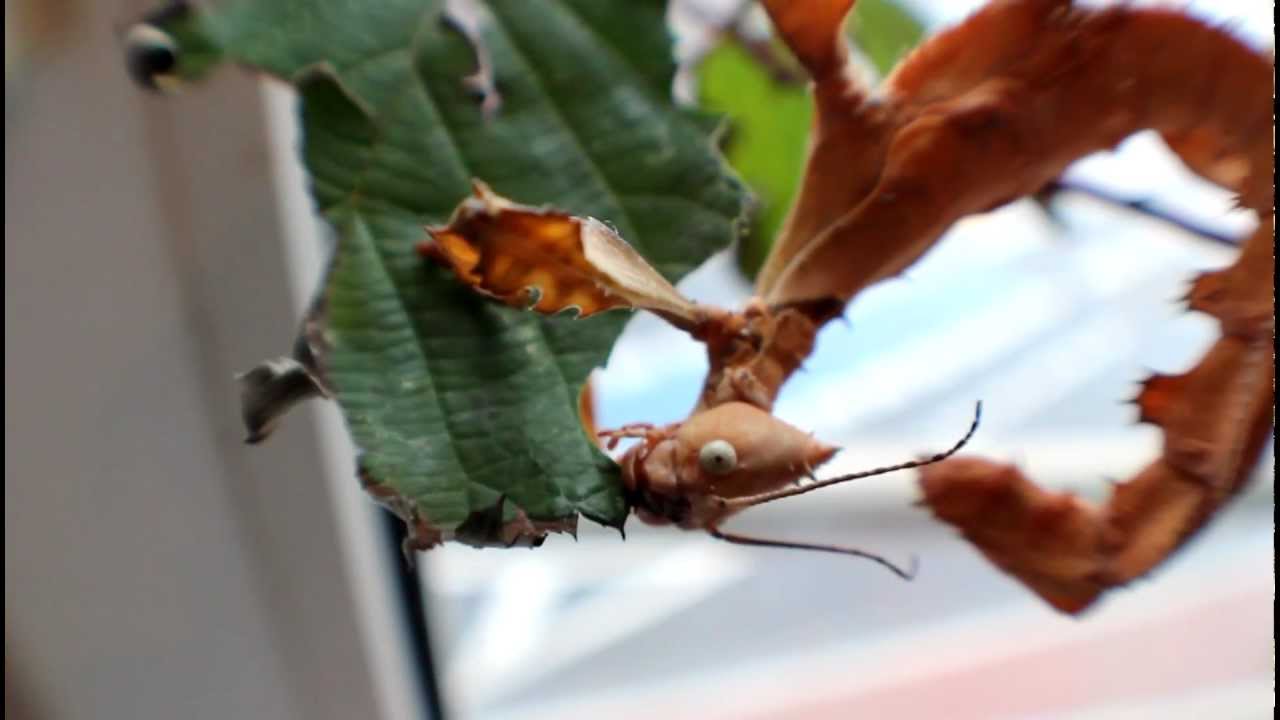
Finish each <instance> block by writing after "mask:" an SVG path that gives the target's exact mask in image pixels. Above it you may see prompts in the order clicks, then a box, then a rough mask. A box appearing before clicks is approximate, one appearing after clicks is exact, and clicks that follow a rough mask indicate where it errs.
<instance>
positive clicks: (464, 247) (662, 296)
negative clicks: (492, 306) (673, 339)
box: [419, 180, 701, 329]
mask: <svg viewBox="0 0 1280 720" xmlns="http://www.w3.org/2000/svg"><path fill="white" fill-rule="evenodd" d="M474 185H475V194H474V195H473V196H472V197H470V198H468V199H466V200H464V201H463V202H462V203H461V204H460V205H459V206H458V208H457V209H456V210H455V211H454V214H453V217H452V218H450V220H449V224H448V225H445V226H442V227H430V228H427V232H428V233H429V234H430V236H431V240H430V241H427V242H423V243H422V244H420V245H419V251H420V252H421V253H422V254H424V255H426V256H428V257H431V258H434V259H436V260H438V261H440V262H441V263H442V264H444V265H445V266H446V267H448V268H449V269H451V270H452V271H453V272H454V274H456V275H457V276H458V279H459V280H461V281H462V282H464V283H465V284H467V285H468V286H470V287H472V288H474V289H475V290H478V291H480V292H482V293H485V294H487V295H490V296H492V297H495V298H497V299H499V300H502V301H503V302H506V303H508V304H511V305H516V306H520V307H527V306H530V305H532V308H533V309H534V310H537V311H538V312H541V313H545V314H554V313H557V312H560V311H562V310H566V309H569V308H576V309H577V311H578V315H579V317H587V316H589V315H594V314H596V313H598V312H603V311H605V310H610V309H613V308H640V309H644V310H649V311H651V312H654V313H657V314H658V315H661V316H662V317H664V318H666V319H667V320H668V321H670V322H672V323H673V324H675V325H677V326H678V327H683V328H686V329H688V328H692V327H693V326H695V325H696V324H697V322H698V320H699V318H700V317H701V313H700V311H699V309H698V308H697V306H696V305H695V304H694V303H693V302H692V301H690V300H687V299H686V298H685V297H684V296H683V295H681V294H680V291H678V290H676V288H675V287H674V286H673V285H671V283H669V282H667V280H666V279H665V278H663V277H662V275H661V274H659V273H658V271H657V270H654V269H653V267H652V266H651V265H649V263H648V262H647V261H646V260H645V259H644V258H643V257H642V256H641V255H640V253H638V252H636V251H635V249H634V248H632V247H631V246H630V245H628V244H627V242H626V241H625V240H623V239H622V238H621V237H619V236H618V234H617V233H615V232H614V231H613V229H612V228H610V227H609V226H608V225H605V224H604V223H603V222H600V221H599V220H596V219H595V218H589V217H585V218H584V217H576V216H573V215H569V214H566V213H563V212H559V211H556V210H551V209H543V208H534V207H529V206H527V205H519V204H517V203H514V202H512V201H510V200H508V199H506V198H504V197H502V196H500V195H498V194H497V193H495V192H493V190H491V189H489V186H487V185H485V184H484V183H483V182H480V181H478V180H477V181H475V183H474Z"/></svg>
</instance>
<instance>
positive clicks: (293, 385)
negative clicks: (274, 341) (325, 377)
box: [236, 357, 328, 445]
mask: <svg viewBox="0 0 1280 720" xmlns="http://www.w3.org/2000/svg"><path fill="white" fill-rule="evenodd" d="M236 381H237V382H239V383H240V413H241V417H242V419H243V420H244V426H245V429H246V431H247V432H248V436H247V437H246V438H245V442H246V443H249V444H250V445H256V444H257V443H260V442H262V441H263V440H265V439H267V436H268V435H270V434H271V433H272V431H274V430H275V428H276V425H277V424H279V422H280V418H281V417H282V416H283V415H284V414H285V413H286V412H288V411H289V409H290V408H292V407H293V406H294V405H297V404H298V403H300V402H302V401H303V400H306V399H308V398H313V397H327V396H328V393H327V392H326V391H325V389H324V386H323V385H321V383H320V381H319V380H318V379H317V378H316V376H315V375H314V374H313V373H312V371H311V370H310V369H309V368H307V367H306V366H305V365H304V364H303V363H301V362H299V361H298V360H296V359H294V358H291V357H278V358H274V359H272V360H265V361H263V362H262V363H260V364H258V365H257V366H255V367H254V368H252V369H251V370H248V371H246V372H243V373H241V374H240V375H237V376H236Z"/></svg>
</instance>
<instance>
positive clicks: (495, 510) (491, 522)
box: [453, 495, 578, 548]
mask: <svg viewBox="0 0 1280 720" xmlns="http://www.w3.org/2000/svg"><path fill="white" fill-rule="evenodd" d="M506 502H507V498H506V496H505V495H503V496H501V497H499V498H498V502H496V503H494V504H493V507H490V508H488V509H487V510H477V511H475V512H473V513H471V514H470V515H469V516H468V517H467V519H466V520H464V521H463V522H462V524H461V525H459V526H458V528H457V530H455V531H454V537H453V539H454V540H457V541H458V542H460V543H463V544H464V545H471V546H473V547H478V548H484V547H507V548H509V547H539V546H540V545H542V543H543V542H545V541H546V539H547V533H549V532H566V533H569V534H570V535H573V536H574V537H577V535H578V516H577V515H574V516H572V517H569V518H565V519H563V520H557V521H552V522H540V521H534V520H530V519H529V516H528V515H526V514H525V512H524V510H522V509H520V508H516V510H515V517H513V518H511V519H510V520H503V516H504V515H505V514H506V513H505V509H506Z"/></svg>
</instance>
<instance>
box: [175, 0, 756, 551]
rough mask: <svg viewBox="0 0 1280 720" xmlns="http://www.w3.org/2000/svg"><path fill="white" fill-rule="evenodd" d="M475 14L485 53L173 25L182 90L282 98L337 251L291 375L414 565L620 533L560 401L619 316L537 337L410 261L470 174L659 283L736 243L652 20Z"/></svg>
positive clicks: (329, 15)
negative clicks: (280, 92) (568, 216)
mask: <svg viewBox="0 0 1280 720" xmlns="http://www.w3.org/2000/svg"><path fill="white" fill-rule="evenodd" d="M486 7H487V10H488V12H487V15H488V17H487V18H482V22H481V24H480V26H479V29H480V35H479V38H480V42H479V44H477V43H476V42H474V40H475V38H471V39H470V40H469V39H468V37H465V36H464V34H463V33H461V32H459V31H458V30H457V28H456V27H454V26H451V25H450V24H448V23H446V22H445V16H444V12H443V11H444V3H443V2H441V1H439V0H436V1H431V0H412V1H411V0H381V1H380V2H356V1H355V0H257V1H256V2H246V1H240V2H236V1H234V0H233V1H231V2H225V3H222V4H221V5H217V6H216V7H215V9H213V10H211V11H209V14H190V13H189V14H186V15H183V16H181V17H178V18H176V19H173V20H172V21H171V24H170V26H168V29H169V30H170V33H171V35H172V36H173V37H174V38H176V39H177V41H178V44H179V47H180V48H186V47H188V46H189V47H191V48H192V49H193V52H194V53H195V55H194V59H193V60H191V62H190V63H188V62H187V61H188V59H189V58H188V57H187V56H186V55H185V54H182V53H180V54H179V64H178V68H177V74H178V75H183V76H188V77H195V76H199V75H201V74H203V73H204V72H206V71H207V70H208V69H209V67H210V65H209V61H210V58H213V57H221V58H222V59H224V60H227V61H234V62H237V63H240V64H243V65H246V66H249V67H252V68H255V69H258V70H262V71H265V72H268V73H271V74H273V75H276V76H278V77H280V78H284V79H287V80H290V81H291V82H294V83H295V84H296V85H297V87H298V90H299V95H300V102H301V118H302V125H303V131H304V138H305V140H304V143H303V148H302V154H303V159H304V162H305V165H306V168H307V170H308V172H309V175H310V181H311V191H312V194H313V196H314V197H315V200H316V203H317V206H318V208H319V211H320V212H321V213H322V214H323V215H324V217H325V218H326V219H327V220H328V222H329V225H330V226H331V227H332V228H333V230H334V231H335V232H336V235H337V238H338V242H337V246H336V250H335V256H334V258H333V260H332V264H331V267H330V269H329V272H328V275H327V277H326V280H325V285H324V289H323V291H322V293H321V296H320V297H319V298H318V299H317V302H316V307H315V310H314V311H313V312H312V314H311V316H310V317H309V318H308V321H307V323H306V332H305V337H306V339H307V342H306V343H305V345H306V350H307V351H308V352H309V353H310V354H311V355H312V356H313V359H311V358H308V361H309V362H311V363H312V364H313V367H314V370H315V371H316V372H315V374H316V376H317V377H318V378H320V379H321V380H322V381H323V383H324V384H325V385H326V386H327V389H329V390H331V391H332V393H333V395H334V396H335V397H336V398H337V400H338V402H339V403H340V404H341V406H342V410H343V413H344V415H345V418H346V421H347V427H348V428H349V430H350V432H351V434H352V436H353V437H354V439H355V442H356V444H357V446H358V447H359V448H360V450H361V458H360V464H361V477H362V478H363V479H364V481H365V483H366V485H367V486H368V487H369V488H370V491H371V492H373V493H374V494H375V495H376V496H379V497H380V499H382V500H383V501H384V502H386V503H387V504H388V505H389V506H390V507H392V508H393V509H396V510H397V511H398V512H399V513H400V514H401V515H402V516H404V517H406V519H407V520H410V521H412V522H420V523H424V524H425V528H418V529H417V530H415V534H416V535H417V536H418V540H419V541H421V542H422V544H424V545H426V544H430V543H431V542H432V541H433V540H434V539H438V537H436V536H434V535H433V533H437V532H439V533H443V537H444V538H448V537H450V536H451V535H453V534H455V533H456V534H457V536H458V539H461V540H465V541H468V542H473V543H476V544H501V543H507V542H510V541H511V539H512V538H511V533H510V531H511V529H512V528H518V527H519V526H520V524H521V523H522V522H523V523H525V525H528V524H529V523H528V522H527V521H532V523H533V525H536V526H537V528H538V530H539V531H541V530H544V529H548V528H550V529H562V530H564V529H569V530H571V529H572V527H573V521H574V520H575V519H576V517H577V514H578V513H581V514H583V515H586V516H587V517H589V518H592V519H594V520H597V521H599V522H602V523H605V524H608V525H612V526H615V527H621V526H622V523H623V522H624V520H625V518H626V513H627V507H626V503H625V501H624V499H623V494H622V488H621V483H620V479H619V475H618V469H617V467H616V465H614V463H613V462H612V461H611V460H609V459H608V458H606V457H605V456H604V455H602V454H601V453H600V452H599V450H598V449H597V448H596V446H595V444H594V443H593V442H591V440H590V439H588V438H587V436H586V434H585V433H584V432H583V430H582V428H581V425H580V423H579V418H578V416H577V400H578V393H579V390H580V388H581V387H582V385H583V383H584V382H585V380H586V377H587V374H588V373H589V372H590V371H591V370H592V369H593V368H595V367H597V366H601V365H603V364H604V362H605V360H606V357H607V354H608V351H609V349H610V347H611V346H612V344H613V342H614V340H615V339H616V338H617V336H618V334H619V332H620V331H621V329H622V326H623V324H624V323H625V322H626V320H627V319H628V316H629V313H623V312H616V311H615V312H609V313H603V314H601V315H599V316H597V317H594V318H590V319H585V320H572V319H570V318H567V317H555V318H540V317H538V316H536V315H533V314H530V313H524V312H520V311H518V310H516V309H513V308H509V307H506V306H503V305H499V304H497V303H494V302H491V301H488V300H486V299H484V298H481V297H479V296H478V295H476V294H475V293H473V292H471V291H469V290H468V289H466V288H464V287H462V286H461V285H460V284H459V283H457V282H456V281H455V280H454V279H453V278H452V277H451V276H449V275H448V274H446V273H445V272H444V271H442V270H440V269H438V268H436V267H434V266H433V265H430V264H428V263H426V262H424V261H423V260H422V259H421V258H420V257H419V256H418V255H417V254H416V253H415V252H414V246H415V244H416V243H418V242H420V241H421V240H423V239H424V237H425V236H424V232H423V226H424V225H426V224H441V223H444V222H445V221H446V220H447V218H448V216H449V214H450V212H451V210H452V209H453V208H454V206H455V205H457V203H458V202H459V201H460V200H462V199H463V197H465V196H466V195H467V194H468V193H469V191H470V183H471V180H472V178H480V179H483V180H484V181H486V182H487V183H489V184H490V185H492V186H493V187H494V189H495V190H496V191H497V192H499V193H501V194H503V195H505V196H508V197H510V198H512V199H514V200H517V201H519V202H523V203H528V204H543V203H545V204H552V205H555V206H557V207H558V208H561V209H563V210H565V211H568V212H571V213H574V214H578V215H590V216H594V217H597V218H600V219H602V220H604V221H606V222H609V223H611V224H612V225H613V226H615V227H616V228H617V229H618V231H619V232H620V233H621V235H622V236H623V237H625V238H626V239H627V240H628V241H629V242H630V243H631V244H633V245H634V246H635V247H636V248H637V249H638V250H639V251H640V252H641V253H643V254H644V255H645V257H646V258H648V259H649V261H650V262H651V263H652V264H653V265H654V267H656V268H657V269H658V270H659V271H660V272H662V273H663V274H664V275H665V276H666V277H667V278H668V279H670V280H672V281H675V280H677V279H679V278H680V277H681V276H683V275H684V274H685V273H687V272H689V271H690V270H692V269H693V268H695V267H696V266H697V265H698V264H699V263H701V262H702V261H703V260H704V259H705V258H707V257H708V256H709V255H710V254H711V253H712V252H714V251H715V250H717V249H719V248H722V247H725V246H726V245H728V244H729V243H730V242H732V241H733V240H734V238H735V236H736V233H737V223H738V221H739V218H740V216H741V215H742V214H743V210H744V192H743V190H742V188H741V186H740V184H739V182H738V181H737V180H736V179H735V178H734V177H733V176H732V175H731V174H730V173H729V172H728V170H727V169H726V168H725V166H724V164H723V163H722V162H721V160H720V158H719V156H718V155H717V153H716V152H715V150H714V148H713V147H712V146H711V143H710V141H709V138H708V135H707V132H706V130H705V123H703V122H702V120H701V119H700V118H697V117H694V116H691V115H689V114H688V113H686V112H683V111H681V110H680V109H678V108H676V107H674V106H673V104H672V102H671V99H670V96H671V92H670V88H671V81H672V75H673V72H674V68H673V65H672V62H671V59H670V55H671V49H670V41H669V38H668V37H667V34H666V27H665V24H664V7H663V3H661V2H658V1H657V0H647V1H643V2H640V1H636V2H625V3H601V2H597V0H494V1H493V2H489V3H487V4H486ZM211 48H212V49H216V52H215V50H211ZM478 52H479V53H480V54H481V55H483V56H486V57H487V58H488V59H490V60H491V63H492V67H493V70H494V73H495V79H496V87H497V88H498V90H499V92H500V93H501V100H502V104H501V106H500V108H499V109H498V110H497V111H496V113H493V114H492V115H491V117H487V118H486V116H485V113H483V112H482V110H481V107H480V105H479V103H478V102H477V99H476V97H475V96H474V93H473V92H472V91H471V90H469V89H468V87H467V86H466V85H465V84H464V82H463V79H464V78H465V77H466V76H468V75H469V74H471V73H473V72H475V71H476V69H477V57H478V55H477V53H478ZM263 191H264V192H266V191H267V188H265V187H264V188H263ZM295 375H296V373H295ZM295 396H296V393H295ZM499 516H500V518H501V522H496V521H495V518H496V517H499ZM504 528H505V531H506V534H504ZM517 539H518V540H520V541H528V542H533V543H535V544H536V542H538V541H539V540H540V539H541V538H540V535H539V534H538V533H535V532H532V531H531V532H529V533H526V534H524V535H522V536H521V537H519V538H517Z"/></svg>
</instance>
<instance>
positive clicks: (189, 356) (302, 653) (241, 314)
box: [5, 0, 385, 720]
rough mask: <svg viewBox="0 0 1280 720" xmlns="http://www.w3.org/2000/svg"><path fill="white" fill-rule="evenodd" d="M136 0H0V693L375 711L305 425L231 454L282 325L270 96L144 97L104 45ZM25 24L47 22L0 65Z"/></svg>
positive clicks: (138, 711)
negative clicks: (1, 585) (0, 87)
mask: <svg viewBox="0 0 1280 720" xmlns="http://www.w3.org/2000/svg"><path fill="white" fill-rule="evenodd" d="M148 4H153V3H145V2H89V1H87V0H83V1H80V2H68V1H66V0H62V1H60V2H50V3H44V4H42V3H41V2H39V1H38V0H32V1H31V2H25V3H24V2H19V3H11V2H6V4H5V10H6V12H5V15H6V28H5V32H6V41H7V42H6V46H7V47H6V113H5V266H6V267H5V389H6V396H5V449H6V455H5V661H6V663H5V665H6V681H7V682H6V686H7V688H8V686H10V685H11V684H12V683H11V682H9V681H17V682H21V685H22V690H23V695H22V697H21V698H14V701H15V703H16V702H19V701H22V702H25V703H26V705H27V706H28V709H27V711H26V712H27V714H26V715H25V716H26V717H37V718H66V719H69V720H77V719H80V718H130V719H131V718H178V717H181V718H211V719H213V718H218V719H222V718H308V719H309V720H314V719H316V718H353V717H375V716H379V715H380V714H382V710H385V708H382V709H380V705H379V699H378V698H377V697H375V695H376V693H375V686H376V683H375V677H374V673H373V672H372V669H371V664H370V661H369V659H368V654H367V653H366V648H365V646H364V645H363V632H362V628H361V626H360V623H361V622H362V620H361V619H360V618H359V617H358V616H357V615H356V602H355V600H354V599H353V595H352V592H351V585H350V581H349V577H348V576H349V572H348V564H347V563H346V561H345V560H344V555H343V549H344V548H343V547H340V543H339V541H338V534H337V529H336V522H337V521H336V519H335V514H334V512H333V508H332V503H331V502H330V496H329V492H328V484H327V483H326V481H325V477H326V476H325V471H326V470H325V468H324V467H323V466H322V463H321V461H320V459H319V456H318V455H317V452H318V445H317V440H316V433H315V425H314V423H313V422H309V421H308V418H307V417H306V415H305V414H299V415H298V416H296V417H291V418H290V420H289V421H288V422H286V423H285V425H284V427H283V429H282V430H281V431H280V433H279V434H278V436H276V437H273V438H272V441H271V442H270V443H268V444H267V445H266V446H265V447H262V448H248V447H246V446H244V445H243V444H242V443H241V438H242V429H241V427H240V424H239V418H238V415H237V408H236V388H235V385H234V382H233V375H234V373H235V372H237V371H239V370H243V369H245V368H247V367H248V366H250V365H252V364H253V363H255V362H256V361H258V360H259V359H261V358H262V357H264V356H268V355H272V354H279V353H281V352H284V351H286V350H287V349H288V347H289V343H290V340H291V338H292V337H293V332H294V329H295V324H296V321H297V317H298V313H297V309H296V308H295V307H294V301H293V298H292V297H291V293H290V288H289V286H288V283H287V278H288V275H287V271H286V268H285V263H284V254H283V251H282V246H281V243H280V230H279V217H278V212H279V211H278V203H277V198H276V196H275V194H274V193H273V192H272V180H271V178H272V168H271V162H270V160H271V157H270V155H269V153H268V145H267V135H266V132H265V123H264V122H263V114H262V108H261V103H262V97H261V93H260V91H259V88H258V85H257V82H256V80H254V79H253V78H251V77H250V76H248V75H247V74H245V73H241V72H238V71H235V70H226V71H223V72H221V73H219V75H218V76H217V77H216V78H215V79H214V81H213V82H211V83H210V84H209V85H208V86H206V87H202V88H201V89H200V90H199V91H198V92H191V93H188V94H186V95H185V96H184V97H182V98H180V99H178V100H172V99H164V98H156V97H150V96H145V95H144V94H143V93H142V91H140V90H138V89H137V88H135V87H134V86H133V84H132V83H131V82H130V81H129V79H128V77H127V76H126V74H125V72H124V69H123V63H122V62H121V53H120V50H119V46H118V41H117V35H116V33H117V28H120V27H123V26H125V25H127V24H128V23H129V22H130V21H131V20H133V19H134V18H136V17H137V16H138V13H139V12H140V11H141V10H143V9H144V8H145V7H146V6H147V5H148ZM23 19H26V20H27V22H28V26H27V27H26V28H25V29H26V30H28V31H32V30H33V29H34V28H36V27H37V26H38V25H39V24H40V23H42V22H44V21H45V20H46V19H50V21H51V22H52V23H53V25H52V27H55V28H56V32H53V33H37V34H36V35H35V36H34V39H35V40H36V42H34V43H32V42H27V43H26V44H25V47H23V48H21V51H20V52H14V53H10V52H9V49H10V47H11V42H10V41H12V40H13V39H15V38H19V39H25V40H31V39H32V35H31V34H30V33H28V34H27V35H24V34H23V31H24V27H22V26H18V27H13V26H11V21H20V20H23ZM341 470H342V471H343V472H345V473H346V477H347V478H350V467H346V468H341ZM353 486H354V483H353ZM366 561H367V559H366ZM6 707H7V708H8V709H10V710H13V711H15V712H17V711H19V710H20V708H18V707H16V706H13V705H11V703H10V694H9V693H8V692H6ZM384 716H385V715H384Z"/></svg>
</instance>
